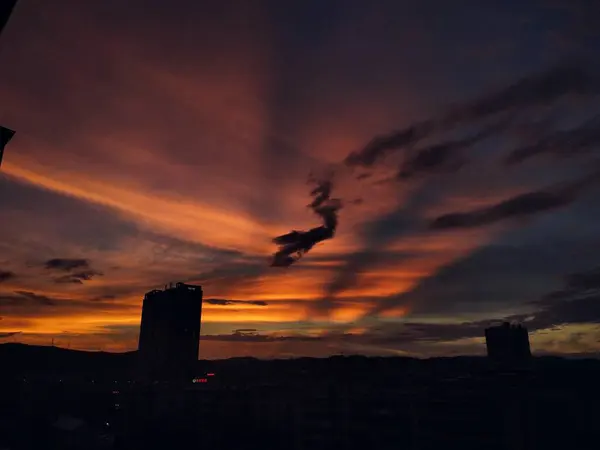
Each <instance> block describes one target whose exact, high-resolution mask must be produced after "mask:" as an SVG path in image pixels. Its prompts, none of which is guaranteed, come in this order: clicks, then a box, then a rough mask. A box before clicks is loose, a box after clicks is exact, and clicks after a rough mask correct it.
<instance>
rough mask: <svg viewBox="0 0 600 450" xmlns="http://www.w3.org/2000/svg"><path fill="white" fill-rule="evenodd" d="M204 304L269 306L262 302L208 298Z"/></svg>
mask: <svg viewBox="0 0 600 450" xmlns="http://www.w3.org/2000/svg"><path fill="white" fill-rule="evenodd" d="M203 302H204V303H207V304H209V305H219V306H229V305H255V306H267V305H268V303H267V302H265V301H262V300H227V299H224V298H206V299H204V300H203Z"/></svg>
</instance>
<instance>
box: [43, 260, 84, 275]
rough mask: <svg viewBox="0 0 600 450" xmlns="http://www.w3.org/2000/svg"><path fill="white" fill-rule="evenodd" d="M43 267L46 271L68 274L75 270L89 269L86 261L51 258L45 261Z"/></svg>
mask: <svg viewBox="0 0 600 450" xmlns="http://www.w3.org/2000/svg"><path fill="white" fill-rule="evenodd" d="M44 266H45V267H46V269H52V270H63V271H65V272H69V271H71V270H75V269H89V267H90V263H89V261H88V260H87V259H72V258H53V259H49V260H48V261H46V262H45V263H44Z"/></svg>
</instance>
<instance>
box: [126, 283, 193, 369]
mask: <svg viewBox="0 0 600 450" xmlns="http://www.w3.org/2000/svg"><path fill="white" fill-rule="evenodd" d="M201 316H202V287H200V286H194V285H189V284H184V283H177V284H175V285H173V284H171V285H168V286H165V289H164V290H153V291H150V292H148V293H146V295H145V296H144V304H143V307H142V321H141V326H140V338H139V343H138V358H139V370H140V371H141V373H140V375H141V376H142V377H143V378H146V379H152V380H166V379H185V378H189V379H190V380H191V377H192V376H193V374H194V369H195V367H196V365H197V362H198V349H199V345H200V324H201Z"/></svg>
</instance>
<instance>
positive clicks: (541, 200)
mask: <svg viewBox="0 0 600 450" xmlns="http://www.w3.org/2000/svg"><path fill="white" fill-rule="evenodd" d="M599 175H600V174H598V173H593V174H592V175H589V176H586V177H585V178H582V179H581V180H578V181H576V182H574V183H570V184H567V185H565V186H564V187H561V188H558V189H554V190H545V191H534V192H527V193H524V194H519V195H516V196H514V197H512V198H509V199H507V200H504V201H502V202H500V203H497V204H496V205H492V206H487V207H484V208H479V209H475V210H472V211H467V212H455V213H450V214H444V215H442V216H440V217H437V218H436V219H434V220H433V222H432V223H431V224H430V228H431V229H434V230H448V229H458V228H475V227H483V226H487V225H492V224H494V223H497V222H501V221H504V220H508V219H514V218H519V217H526V216H532V215H535V214H539V213H542V212H546V211H551V210H555V209H558V208H562V207H565V206H567V205H569V204H571V203H573V202H574V201H575V200H576V199H577V197H578V195H579V194H580V193H581V191H582V190H583V189H584V188H586V187H588V186H589V185H590V184H591V183H593V182H598V181H600V178H599Z"/></svg>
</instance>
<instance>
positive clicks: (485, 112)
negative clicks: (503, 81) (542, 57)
mask: <svg viewBox="0 0 600 450" xmlns="http://www.w3.org/2000/svg"><path fill="white" fill-rule="evenodd" d="M595 84H596V83H595V80H594V79H593V77H592V75H591V74H590V73H589V71H588V70H587V69H585V68H584V67H583V65H582V64H581V63H579V62H565V63H562V64H559V65H556V66H554V67H551V68H550V69H547V70H545V71H543V72H540V73H538V74H534V75H531V76H528V77H525V78H522V79H521V80H519V81H517V82H516V83H514V84H512V85H510V86H508V87H507V88H504V89H501V90H499V91H496V92H493V93H491V94H488V95H484V96H482V97H481V98H479V99H477V100H474V101H471V102H468V103H466V104H464V105H460V106H458V107H455V108H452V110H451V111H450V112H449V113H448V114H447V116H446V117H445V118H444V119H443V120H442V123H443V124H444V125H445V126H453V125H456V124H462V123H465V122H471V121H474V120H480V119H483V118H486V117H489V116H492V115H494V114H498V113H501V112H509V111H514V110H518V111H522V110H523V109H524V108H528V107H532V106H537V105H543V104H545V103H549V102H552V101H555V100H557V99H558V98H560V97H563V96H565V95H567V94H578V95H585V94H588V93H590V92H593V91H594V90H595V88H596V85H595Z"/></svg>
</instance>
